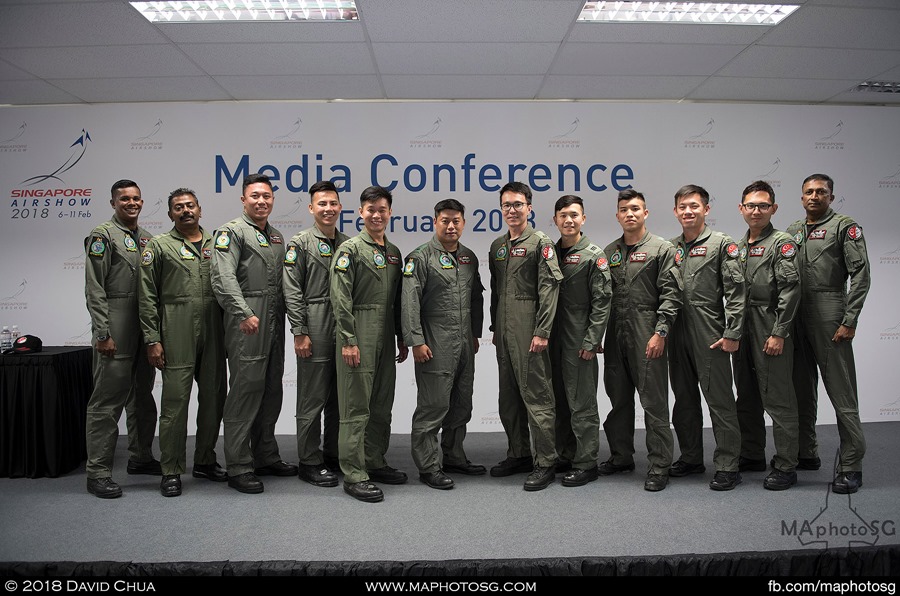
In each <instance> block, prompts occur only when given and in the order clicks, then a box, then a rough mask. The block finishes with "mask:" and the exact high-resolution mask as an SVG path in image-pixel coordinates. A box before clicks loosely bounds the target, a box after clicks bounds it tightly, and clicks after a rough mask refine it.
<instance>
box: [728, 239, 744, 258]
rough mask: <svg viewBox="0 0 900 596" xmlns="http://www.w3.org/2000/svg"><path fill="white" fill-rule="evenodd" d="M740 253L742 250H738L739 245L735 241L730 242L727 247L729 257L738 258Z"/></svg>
mask: <svg viewBox="0 0 900 596" xmlns="http://www.w3.org/2000/svg"><path fill="white" fill-rule="evenodd" d="M740 253H741V251H740V250H738V245H737V244H735V243H734V242H729V243H728V245H727V246H726V247H725V254H727V255H728V258H729V259H736V258H737V257H738V255H739V254H740Z"/></svg>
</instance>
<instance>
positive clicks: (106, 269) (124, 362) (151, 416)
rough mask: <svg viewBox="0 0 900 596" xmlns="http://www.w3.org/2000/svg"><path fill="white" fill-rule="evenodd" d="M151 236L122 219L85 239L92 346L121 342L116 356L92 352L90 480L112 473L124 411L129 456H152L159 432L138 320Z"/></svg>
mask: <svg viewBox="0 0 900 596" xmlns="http://www.w3.org/2000/svg"><path fill="white" fill-rule="evenodd" d="M150 237H151V234H150V232H148V231H147V230H145V229H143V228H138V229H137V230H136V231H134V232H132V231H131V230H129V229H128V228H127V227H125V226H124V225H123V224H122V223H121V222H120V221H119V220H118V219H116V218H115V216H113V218H112V219H111V220H109V221H107V222H104V223H102V224H100V225H99V226H97V227H96V228H94V229H93V231H91V235H90V236H88V237H87V238H86V239H85V252H86V260H85V264H84V279H85V284H84V294H85V298H86V302H87V309H88V313H90V315H91V328H92V330H93V341H92V343H93V345H94V347H95V348H96V342H97V337H99V336H101V335H107V336H109V337H111V338H112V339H113V341H115V342H116V354H115V355H114V356H113V357H111V358H110V357H108V356H103V355H101V354H100V353H99V352H97V351H96V350H94V354H93V365H94V390H93V392H92V393H91V397H90V399H89V400H88V405H87V423H86V425H85V427H86V428H85V434H86V437H87V441H86V442H87V464H86V465H85V470H86V472H87V476H88V478H109V477H110V476H112V466H113V457H114V455H115V451H116V441H117V440H118V437H119V418H120V417H121V416H122V410H123V409H124V410H125V423H126V426H127V429H128V453H129V455H130V459H131V460H133V461H135V462H138V463H143V462H149V461H151V460H152V459H153V451H152V445H153V436H154V435H155V434H156V401H155V400H154V398H153V381H154V379H155V377H156V374H155V369H154V368H153V367H152V366H150V363H149V361H148V360H147V354H146V352H145V351H144V342H143V339H142V337H141V328H140V325H139V324H138V306H137V299H138V262H139V261H140V249H141V247H143V246H144V245H145V244H146V243H147V242H148V241H149V240H150Z"/></svg>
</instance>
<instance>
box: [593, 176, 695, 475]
mask: <svg viewBox="0 0 900 596" xmlns="http://www.w3.org/2000/svg"><path fill="white" fill-rule="evenodd" d="M648 215H650V211H649V210H648V209H647V202H646V200H645V199H644V195H643V194H641V193H639V192H637V191H636V190H634V189H627V190H623V191H621V192H620V193H619V197H618V202H617V206H616V219H617V220H618V222H619V225H621V226H622V236H621V238H619V239H618V240H616V241H614V242H612V243H610V244H609V246H607V247H606V248H605V249H604V251H603V252H605V253H606V254H608V255H609V270H610V275H611V277H612V286H613V296H612V312H611V314H610V318H609V325H608V327H607V329H606V342H605V344H604V346H603V359H604V365H603V384H604V385H605V387H606V394H607V395H609V401H610V403H611V404H612V410H611V411H610V412H609V414H608V415H607V416H606V422H604V423H603V430H605V431H606V438H607V440H608V441H609V450H610V457H609V459H608V460H607V461H605V462H603V463H601V464H600V466H599V467H598V469H597V471H598V473H599V474H600V475H601V476H609V475H611V474H616V473H619V472H631V471H633V470H634V392H635V390H637V392H638V397H639V398H640V401H641V407H643V408H644V427H645V428H646V430H647V459H648V460H649V462H650V467H649V469H648V470H647V478H646V479H645V480H644V490H648V491H651V492H658V491H661V490H663V489H665V488H666V486H668V484H669V466H670V465H671V463H672V443H673V439H672V429H670V428H669V384H668V375H667V372H668V360H667V359H666V337H667V336H668V334H669V329H670V328H671V326H672V324H673V323H674V322H675V317H676V316H677V315H678V310H679V309H680V308H681V291H680V286H681V280H680V274H679V271H678V268H677V267H676V266H675V247H674V246H672V243H671V242H669V241H668V240H665V239H663V238H660V237H659V236H654V235H653V234H651V233H650V232H648V231H647V223H646V221H647V216H648Z"/></svg>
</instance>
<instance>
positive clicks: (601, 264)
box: [597, 257, 609, 271]
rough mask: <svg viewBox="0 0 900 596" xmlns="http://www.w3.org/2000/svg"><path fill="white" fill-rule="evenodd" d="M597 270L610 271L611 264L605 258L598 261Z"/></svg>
mask: <svg viewBox="0 0 900 596" xmlns="http://www.w3.org/2000/svg"><path fill="white" fill-rule="evenodd" d="M597 269H599V270H600V271H606V270H607V269H609V263H608V262H607V261H606V259H604V258H603V257H600V258H598V259H597Z"/></svg>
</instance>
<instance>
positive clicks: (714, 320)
mask: <svg viewBox="0 0 900 596" xmlns="http://www.w3.org/2000/svg"><path fill="white" fill-rule="evenodd" d="M709 209H710V207H709V193H708V192H707V191H706V189H704V188H703V187H701V186H697V185H695V184H688V185H686V186H683V187H681V188H680V189H678V192H676V193H675V208H674V209H673V212H674V213H675V218H676V219H678V223H680V224H681V228H682V234H681V235H680V236H678V237H677V238H674V239H672V244H674V245H675V264H676V265H677V266H678V268H679V269H680V270H681V278H682V280H683V285H684V290H683V291H684V297H683V306H682V308H681V312H680V313H679V315H678V319H677V320H676V321H675V326H674V328H673V329H672V337H671V340H670V345H669V374H670V375H671V378H672V393H674V394H675V404H674V405H673V406H672V426H673V427H674V428H675V434H676V436H677V437H678V445H679V447H681V457H680V458H679V459H678V461H676V462H675V463H674V464H672V468H671V469H670V470H669V475H670V476H673V477H678V476H687V475H688V474H702V473H703V472H705V471H706V466H704V465H703V411H702V409H701V407H700V392H701V390H702V392H703V397H705V398H706V404H707V406H708V407H709V415H710V418H711V419H712V427H713V436H714V437H715V439H716V449H715V451H714V454H713V463H714V464H715V466H716V473H715V475H714V476H713V479H712V481H711V482H710V483H709V487H710V488H711V489H712V490H720V491H722V490H732V489H734V487H736V486H737V485H738V484H740V483H741V474H740V469H739V465H740V462H739V457H740V453H741V429H740V424H738V419H737V407H736V406H735V403H734V390H733V389H732V383H733V377H732V371H731V356H730V354H733V353H734V352H736V351H737V350H738V348H739V347H740V339H741V333H742V331H743V327H744V307H745V305H746V303H747V296H746V284H745V283H744V274H743V273H742V272H741V266H740V262H739V261H738V246H737V244H736V243H735V242H734V240H732V239H731V237H730V236H728V235H726V234H723V233H721V232H717V231H715V230H712V229H711V228H709V227H708V226H707V225H706V216H707V215H708V214H709ZM723 298H724V300H725V302H724V304H723V302H722V299H723Z"/></svg>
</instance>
